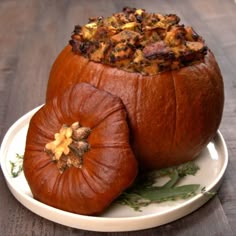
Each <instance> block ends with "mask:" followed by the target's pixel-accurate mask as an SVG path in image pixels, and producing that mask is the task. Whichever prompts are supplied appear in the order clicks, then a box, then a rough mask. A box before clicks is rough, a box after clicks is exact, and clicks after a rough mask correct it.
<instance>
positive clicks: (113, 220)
mask: <svg viewBox="0 0 236 236" xmlns="http://www.w3.org/2000/svg"><path fill="white" fill-rule="evenodd" d="M42 106H43V105H40V106H38V107H36V108H34V109H32V110H30V111H29V112H27V113H26V114H24V115H23V116H21V117H20V118H19V119H18V120H16V121H15V122H14V123H13V124H12V125H11V126H10V128H9V129H8V131H7V132H6V134H5V136H4V137H3V141H2V144H1V147H0V166H1V169H2V172H3V175H4V178H5V181H6V183H7V186H8V188H9V189H10V191H11V193H12V194H13V195H14V197H15V198H16V199H17V200H18V201H19V202H20V203H21V204H22V205H24V206H25V207H26V208H27V209H29V210H30V211H32V212H33V213H35V214H37V215H39V216H41V217H43V218H45V219H47V220H50V221H53V222H56V223H59V224H62V225H66V226H69V227H72V228H77V229H83V230H90V231H100V232H124V231H136V230H142V229H148V228H153V227H157V226H160V225H163V224H166V223H169V222H172V221H174V220H177V219H179V218H181V217H184V216H186V215H188V214H190V213H192V212H193V211H195V210H196V209H198V208H199V207H200V206H202V205H204V204H205V203H206V202H207V201H208V200H209V199H207V197H205V196H204V193H199V194H197V195H196V196H193V197H191V198H190V199H188V200H186V201H185V202H182V203H181V204H179V205H177V206H174V209H173V210H166V211H164V212H161V213H160V214H159V213H156V212H155V213H150V214H148V215H138V216H129V217H106V216H87V215H79V214H75V213H71V212H67V211H63V210H60V209H57V208H54V207H51V206H48V205H46V204H44V203H42V202H39V201H37V200H35V199H34V198H33V197H31V196H28V195H27V194H25V193H23V192H22V191H18V190H17V189H16V187H15V186H14V184H12V181H11V177H10V175H9V173H8V171H7V169H6V165H5V163H4V160H5V159H6V158H4V153H5V152H6V150H7V144H8V143H9V142H10V141H9V138H10V136H11V134H12V133H13V131H15V130H20V129H21V127H20V125H25V124H24V122H27V120H30V119H31V117H32V116H33V114H34V113H35V112H36V111H37V110H39V109H40V108H41V107H42ZM216 137H218V138H219V140H220V142H221V145H222V147H223V153H224V155H223V156H224V157H223V158H224V162H223V165H222V167H221V170H220V171H219V173H218V175H217V178H216V179H215V180H214V181H213V182H211V184H209V185H208V191H209V190H212V189H214V190H215V191H216V190H218V188H219V187H220V185H221V182H222V179H223V176H224V173H225V171H226V169H227V166H228V162H229V158H228V149H227V145H226V142H225V140H224V137H223V135H222V134H221V132H220V131H219V130H218V131H217V133H216V136H215V138H216ZM22 198H23V200H22ZM203 198H205V199H203ZM24 199H25V201H29V202H30V206H27V205H26V204H25V201H24ZM200 200H201V202H200ZM191 204H193V207H192V208H191V209H186V208H188V206H189V205H191ZM34 207H39V208H40V209H41V208H42V209H46V211H51V212H52V213H54V214H59V215H64V216H67V217H69V218H73V219H75V220H82V221H81V224H71V223H69V224H68V223H63V222H62V221H61V220H58V219H55V220H52V219H51V218H50V216H45V215H44V214H40V213H39V211H37V210H35V209H33V208H34ZM180 209H182V210H183V211H184V212H185V213H184V214H181V216H180V215H179V214H178V211H179V210H180ZM171 213H172V214H173V213H175V214H173V216H172V217H170V218H169V219H168V220H166V219H165V220H162V221H161V220H160V221H159V222H158V221H156V220H155V219H154V218H156V217H162V216H164V215H165V214H171ZM153 219H154V221H153ZM87 221H88V222H90V223H88V222H87ZM94 221H95V222H97V224H95V225H91V222H93V223H94ZM133 221H135V222H138V226H137V223H136V224H135V225H134V224H133ZM143 221H145V222H146V223H145V224H139V223H140V222H143ZM117 222H118V224H117ZM87 223H88V224H87ZM101 223H109V224H108V225H106V226H104V225H103V224H101ZM99 224H101V225H99ZM122 225H123V227H122ZM94 226H95V227H94Z"/></svg>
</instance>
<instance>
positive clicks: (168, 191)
mask: <svg viewBox="0 0 236 236" xmlns="http://www.w3.org/2000/svg"><path fill="white" fill-rule="evenodd" d="M199 187H200V185H199V184H189V185H183V186H178V187H174V188H162V187H153V188H149V189H148V190H147V189H144V190H143V191H139V192H138V194H139V195H140V196H141V197H143V198H145V199H148V200H150V201H152V202H163V201H168V200H175V199H178V198H187V197H190V196H192V195H194V194H195V192H196V191H197V190H198V189H199Z"/></svg>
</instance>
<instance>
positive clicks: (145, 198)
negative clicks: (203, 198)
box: [117, 162, 200, 211]
mask: <svg viewBox="0 0 236 236" xmlns="http://www.w3.org/2000/svg"><path fill="white" fill-rule="evenodd" d="M198 170H199V167H198V166H197V165H196V164H195V163H193V162H187V163H185V164H182V165H179V166H174V167H170V168H164V169H161V170H157V171H152V172H150V173H148V174H144V175H140V176H138V177H137V179H136V181H135V183H134V184H133V186H132V187H131V188H129V189H128V190H126V191H125V192H123V193H122V194H121V196H120V197H119V198H118V199H117V202H118V203H119V204H122V205H127V206H129V207H131V208H133V209H134V210H136V211H140V209H141V208H142V207H144V206H147V205H149V204H151V203H159V202H164V201H170V200H176V199H185V198H188V197H191V196H193V195H195V194H196V192H197V190H198V189H199V188H200V185H199V184H189V185H182V186H177V184H178V182H179V180H181V179H182V178H184V177H185V176H187V175H195V174H196V173H197V171H198ZM164 176H168V177H169V178H170V179H169V180H168V181H167V182H166V183H164V184H163V185H162V186H156V184H157V183H158V182H159V180H160V178H162V177H164Z"/></svg>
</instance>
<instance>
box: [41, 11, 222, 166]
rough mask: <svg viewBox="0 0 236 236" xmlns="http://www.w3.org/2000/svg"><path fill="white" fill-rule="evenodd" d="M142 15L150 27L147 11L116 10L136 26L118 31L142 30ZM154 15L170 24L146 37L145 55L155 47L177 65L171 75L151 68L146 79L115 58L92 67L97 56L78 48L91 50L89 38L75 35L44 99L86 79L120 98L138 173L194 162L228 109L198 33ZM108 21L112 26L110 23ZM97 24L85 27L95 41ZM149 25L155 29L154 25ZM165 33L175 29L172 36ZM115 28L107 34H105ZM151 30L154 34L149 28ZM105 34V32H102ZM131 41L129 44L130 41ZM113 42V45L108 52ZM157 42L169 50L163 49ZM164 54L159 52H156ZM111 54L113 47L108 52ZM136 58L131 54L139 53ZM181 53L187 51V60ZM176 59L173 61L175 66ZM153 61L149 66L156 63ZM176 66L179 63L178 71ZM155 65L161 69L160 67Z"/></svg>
mask: <svg viewBox="0 0 236 236" xmlns="http://www.w3.org/2000/svg"><path fill="white" fill-rule="evenodd" d="M138 16H139V19H138V20H137V17H138ZM144 16H145V17H146V18H147V21H149V22H152V17H153V16H155V14H148V13H145V12H144V11H143V10H136V9H125V10H124V12H123V13H119V14H118V18H119V21H120V20H121V19H124V22H127V21H129V20H130V19H134V22H129V23H127V24H126V23H125V24H124V25H118V27H117V28H116V30H117V32H118V34H119V33H120V29H121V28H122V27H127V25H128V26H130V23H131V24H133V23H135V24H137V25H139V26H140V27H143V26H145V25H146V22H141V23H140V22H139V21H140V17H141V18H142V17H143V18H145V17H144ZM156 17H157V19H158V21H157V22H156V23H157V24H159V23H161V24H160V25H161V27H165V25H164V23H165V22H167V23H168V26H167V27H166V29H164V31H165V30H166V36H165V37H164V36H163V35H165V34H163V29H162V31H161V34H160V35H158V37H159V38H160V39H159V38H158V40H160V41H157V42H154V43H153V42H150V45H151V46H150V45H149V41H148V40H149V38H148V39H145V40H146V41H145V43H146V46H145V48H144V49H143V51H145V50H146V51H145V52H146V53H147V54H149V55H152V51H151V49H152V48H153V50H157V51H154V55H157V56H160V55H162V54H163V58H157V59H158V60H162V59H163V60H164V62H166V63H167V64H168V63H172V64H170V65H169V64H168V65H169V67H170V68H169V69H170V70H169V71H168V70H167V71H166V69H168V67H167V68H165V70H164V72H159V73H156V74H155V73H154V74H153V73H152V72H153V70H151V71H150V73H149V75H144V74H145V73H146V71H145V73H137V72H128V71H125V70H123V68H118V67H119V66H120V65H121V64H118V65H117V67H116V64H112V65H110V64H111V63H113V61H111V62H109V63H110V64H109V63H108V64H109V65H106V64H103V63H100V62H94V61H92V60H90V58H89V57H91V58H92V59H93V58H94V57H93V55H94V54H93V53H92V54H91V55H90V54H85V55H82V54H83V52H81V53H79V52H77V48H76V47H79V48H80V47H81V45H82V46H83V45H86V44H84V43H87V42H88V41H89V40H90V39H89V40H88V39H87V38H85V39H84V38H83V35H82V34H81V33H78V34H77V33H76V32H75V34H74V35H73V36H72V41H73V44H72V45H75V46H74V47H73V48H72V47H71V46H70V45H68V46H66V47H65V48H64V50H63V51H62V52H61V53H60V54H59V56H58V57H57V59H56V60H55V62H54V64H53V66H52V69H51V73H50V77H49V81H48V87H47V94H46V100H47V101H48V100H50V99H52V98H53V97H55V96H58V95H60V94H62V93H63V91H64V90H65V89H67V87H69V86H71V85H73V84H76V83H79V82H86V83H90V84H91V85H93V86H95V87H97V88H99V89H103V90H105V91H107V92H109V93H111V94H114V95H116V96H118V97H120V98H121V100H122V102H123V103H124V105H125V108H126V110H127V113H128V123H129V126H130V138H131V145H132V148H133V151H134V153H135V156H136V157H137V159H138V162H139V164H140V165H139V166H140V168H141V169H144V170H149V169H158V168H163V167H168V166H172V165H176V164H180V163H182V162H186V161H189V160H192V159H194V158H196V157H197V155H198V154H199V153H200V152H201V150H202V149H203V148H204V147H205V146H206V145H207V144H208V143H209V141H210V140H211V139H212V138H213V137H214V135H215V134H216V131H217V129H218V127H219V124H220V121H221V117H222V112H223V104H224V90H223V80H222V76H221V72H220V69H219V67H218V64H217V62H216V60H215V58H214V55H213V53H212V52H211V51H210V50H209V49H207V47H205V46H204V41H203V40H202V39H201V38H200V37H199V36H196V34H195V33H194V31H193V30H192V29H191V28H189V27H188V28H187V27H186V28H184V26H183V25H179V24H178V18H177V17H175V16H173V15H167V16H165V17H163V16H160V15H159V14H157V15H156ZM159 18H160V19H162V20H163V22H164V23H163V22H162V20H159ZM111 19H112V21H113V20H114V17H111V18H108V21H111ZM135 19H136V20H135ZM150 19H151V20H150ZM104 22H105V23H104V24H107V22H106V20H104ZM176 22H177V23H176ZM118 23H120V22H118ZM118 23H117V22H115V23H114V22H113V26H112V27H111V28H112V30H113V31H114V27H115V24H118ZM156 23H155V24H156ZM94 24H97V25H100V24H102V23H101V22H100V19H99V18H98V20H97V21H96V20H95V22H92V23H90V24H88V25H89V26H88V25H87V26H86V25H85V28H86V27H88V29H89V30H91V32H92V33H91V34H94V35H95V36H94V37H96V34H97V33H99V36H100V33H101V32H103V30H104V27H103V25H102V27H100V28H99V27H98V26H96V27H97V28H96V27H95V28H91V25H92V26H93V25H94ZM163 25H164V26H163ZM109 27H110V26H108V28H109ZM147 27H149V28H150V26H147ZM82 29H84V28H82ZM95 29H97V31H95ZM98 29H100V30H101V31H99V30H98ZM76 30H77V29H76ZM76 30H75V31H76ZM78 30H79V29H78ZM130 30H131V31H132V30H133V29H129V33H130ZM142 30H143V29H142ZM159 30H160V27H159V26H158V27H157V28H155V27H154V29H153V32H154V33H157V34H159ZM168 30H170V31H169V32H168ZM113 31H111V32H110V31H108V36H109V34H112V33H113ZM94 32H95V33H94ZM137 32H138V33H140V34H141V33H143V32H144V35H141V36H142V37H144V38H145V29H144V31H142V32H140V30H139V29H138V30H137V31H135V33H137ZM147 32H148V33H149V29H148V30H147ZM118 34H115V35H112V36H115V38H116V39H117V38H119V37H118V36H117V35H118ZM102 36H104V35H103V34H102ZM112 36H111V37H112ZM126 36H127V35H126ZM86 37H87V35H86ZM89 37H90V35H89ZM142 37H141V38H142ZM163 37H164V38H163ZM170 38H171V40H170ZM195 38H196V40H195ZM172 39H173V40H172ZM93 40H94V39H91V40H90V41H89V43H90V44H88V45H92V46H91V48H92V49H93V46H94V45H96V43H97V41H96V43H94V41H93ZM96 40H97V38H96ZM111 40H112V38H108V39H107V38H106V39H105V42H108V43H109V42H110V41H111ZM181 40H182V41H181ZM194 40H195V41H196V42H195V41H194ZM179 41H180V43H179ZM122 42H123V41H122ZM127 42H128V43H127V44H128V45H129V44H130V41H129V39H128V41H127ZM93 43H94V45H93ZM98 43H99V41H98ZM102 43H103V42H101V44H102ZM141 43H142V42H141ZM113 44H114V42H113V43H112V44H111V47H112V45H113ZM167 44H168V45H167ZM172 44H174V46H173V45H172ZM195 44H196V45H201V47H200V49H201V50H200V51H198V49H196V51H194V50H195V48H188V47H187V46H186V45H195ZM157 45H159V46H157ZM160 45H167V46H166V47H165V48H162V47H161V46H160ZM140 46H141V44H139V45H138V49H139V48H140ZM172 46H173V47H172ZM182 48H184V49H183V51H181V50H182ZM92 49H91V50H92ZM138 49H137V50H138ZM147 49H148V50H147ZM159 49H160V51H158V50H159ZM172 49H173V50H172ZM78 50H79V49H78ZM111 50H113V49H110V51H111ZM137 50H136V52H135V53H137ZM171 50H172V51H171ZM176 50H177V52H176ZM88 51H90V48H89V49H88ZM110 51H109V50H108V55H109V52H110ZM166 51H167V52H166ZM170 51H171V53H170ZM95 52H96V51H95ZM192 52H193V53H192ZM135 53H134V55H136V54H135ZM181 53H183V57H182V56H181V55H182V54H181ZM191 53H192V54H191ZM144 54H145V53H144ZM173 55H174V56H176V58H175V59H174V61H173V62H172V57H173ZM179 55H180V56H179ZM195 56H196V58H197V59H196V60H195ZM183 58H184V59H186V58H187V59H186V60H189V58H190V59H191V60H193V61H191V60H190V61H187V62H188V63H186V65H185V66H184V64H181V63H182V60H183ZM95 59H97V58H95ZM128 59H129V63H130V64H128V65H126V64H124V66H125V69H126V68H128V69H130V67H129V66H130V65H132V59H130V58H128ZM134 59H136V58H134ZM101 60H104V61H106V60H109V56H107V57H105V56H104V58H103V57H102V59H101ZM155 60H156V59H155ZM155 60H154V64H155V63H156V61H155ZM158 60H157V62H158ZM194 60H195V61H194ZM118 62H119V61H118ZM149 62H151V63H152V59H150V60H149ZM176 62H178V63H179V64H180V65H181V66H179V67H178V66H176V64H175V63H176ZM185 62H186V61H185ZM124 63H125V62H124ZM157 66H159V64H157ZM157 66H156V68H158V67H157ZM173 68H175V69H173ZM139 69H140V68H139Z"/></svg>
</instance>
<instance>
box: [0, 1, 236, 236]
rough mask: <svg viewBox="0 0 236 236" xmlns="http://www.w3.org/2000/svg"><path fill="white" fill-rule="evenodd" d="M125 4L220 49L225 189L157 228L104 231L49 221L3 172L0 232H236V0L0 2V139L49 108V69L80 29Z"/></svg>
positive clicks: (0, 178) (24, 234)
mask: <svg viewBox="0 0 236 236" xmlns="http://www.w3.org/2000/svg"><path fill="white" fill-rule="evenodd" d="M123 6H132V7H137V8H145V9H147V10H148V11H152V12H161V13H176V14H178V15H179V16H180V17H181V19H182V22H183V23H184V24H186V25H192V26H194V28H195V30H196V31H197V32H198V33H199V34H201V35H202V36H203V37H204V38H205V40H206V42H207V44H208V46H209V47H210V48H211V49H212V51H213V52H214V54H215V56H216V58H217V60H218V62H219V65H220V68H221V70H222V74H223V77H224V83H225V108H224V116H223V120H222V123H221V126H220V130H221V132H222V134H223V136H224V138H225V140H226V143H227V145H228V151H229V158H230V162H229V166H228V169H227V172H226V175H225V178H224V182H223V185H222V187H221V189H220V191H219V193H218V194H217V196H215V197H214V198H213V199H212V200H211V201H210V202H208V203H207V204H206V205H204V206H203V207H201V208H200V209H199V210H197V211H195V212H194V213H192V214H190V215H188V216H186V217H184V218H182V219H180V220H177V221H175V222H172V223H170V224H167V225H164V226H161V227H157V228H154V229H149V230H143V231H137V232H126V233H125V232H124V233H98V232H90V231H83V230H78V229H73V228H69V227H65V226H62V225H59V224H56V223H53V222H50V221H48V220H45V219H43V218H41V217H39V216H37V215H35V214H33V213H32V212H30V211H29V210H27V209H26V208H24V207H23V206H22V205H21V204H20V203H18V202H17V201H16V200H15V198H14V197H13V196H12V195H11V193H10V192H9V190H8V188H7V186H6V184H5V181H4V178H3V175H2V172H1V171H0V235H2V236H15V235H16V236H21V235H22V236H29V235H48V236H51V235H56V236H60V235H61V236H65V235H70V236H72V235H91V236H92V235H94V236H95V235H103V234H104V235H113V236H115V235H137V236H140V235H181V236H182V235H183V236H185V235H186V236H189V235H203V236H205V235H207V236H208V235H217V236H218V235H224V236H225V235H226V236H227V235H236V184H235V182H236V120H235V118H236V4H235V3H234V0H224V1H222V0H207V1H206V0H145V1H144V0H143V1H142V0H136V1H134V0H130V1H124V0H123V1H122V0H113V1H111V0H107V1H106V0H85V1H80V0H40V1H37V0H0V141H2V138H3V136H4V134H5V133H6V131H7V129H8V128H9V127H10V126H11V125H12V123H13V122H15V121H16V120H17V119H18V118H19V117H21V116H22V115H23V114H25V113H26V112H28V111H29V110H31V109H33V108H34V107H36V106H38V105H40V104H42V103H43V102H44V99H45V91H46V85H47V79H48V74H49V71H50V67H51V65H52V63H53V61H54V59H55V57H56V56H57V54H58V53H59V52H60V50H61V49H62V48H63V47H64V46H65V45H66V44H67V42H68V40H69V38H70V35H71V32H72V30H73V27H74V25H75V24H77V23H80V24H84V23H86V22H87V19H88V17H89V16H100V15H103V16H108V15H110V14H111V13H113V12H117V11H120V10H121V9H122V8H123Z"/></svg>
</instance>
